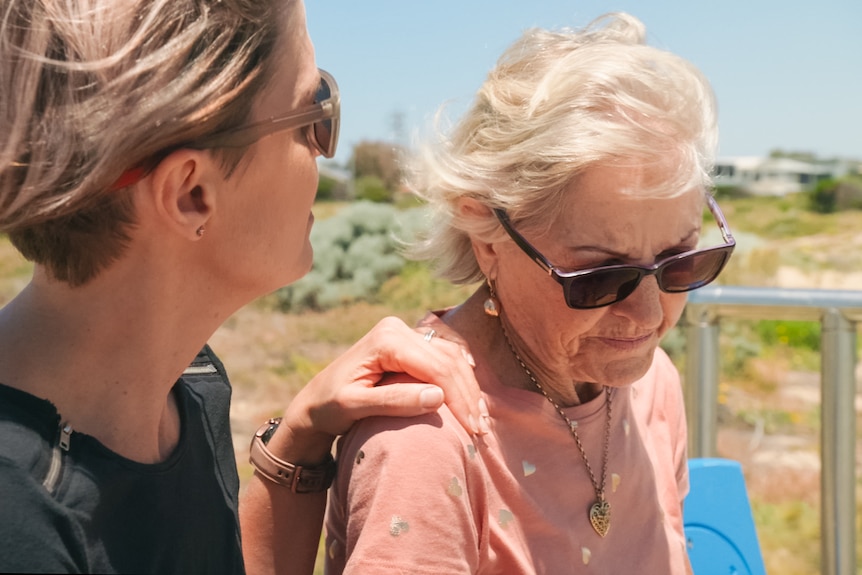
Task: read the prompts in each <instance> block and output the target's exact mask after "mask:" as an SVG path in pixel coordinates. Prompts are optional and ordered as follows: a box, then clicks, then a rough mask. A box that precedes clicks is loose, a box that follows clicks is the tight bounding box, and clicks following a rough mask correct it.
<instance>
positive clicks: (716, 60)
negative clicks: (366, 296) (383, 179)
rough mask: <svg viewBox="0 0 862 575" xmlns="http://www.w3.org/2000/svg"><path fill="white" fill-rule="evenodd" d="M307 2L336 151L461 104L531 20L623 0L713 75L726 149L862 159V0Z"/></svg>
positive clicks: (554, 22) (413, 126)
mask: <svg viewBox="0 0 862 575" xmlns="http://www.w3.org/2000/svg"><path fill="white" fill-rule="evenodd" d="M306 10H307V13H308V26H309V31H310V34H311V38H312V41H313V42H314V45H315V49H316V51H317V62H318V65H319V66H320V67H321V68H324V69H326V70H328V71H330V72H331V73H333V74H334V75H335V77H336V79H337V80H338V83H339V87H340V88H341V91H342V98H343V104H342V118H343V121H342V132H341V138H342V139H341V143H340V149H339V152H338V154H337V156H336V160H337V161H338V162H340V163H345V162H346V161H347V160H348V158H349V156H350V152H351V149H352V146H353V144H355V143H357V142H358V141H360V140H363V139H370V140H387V141H401V142H402V143H407V144H409V143H410V142H411V139H412V138H413V137H414V136H415V135H416V134H417V133H419V134H421V132H422V131H427V129H428V127H429V126H430V124H431V121H432V119H433V116H434V114H435V112H436V111H437V109H438V108H439V106H440V105H441V104H444V103H447V106H448V108H447V109H448V115H449V116H450V117H454V118H457V116H458V115H459V114H460V113H461V112H462V111H463V110H464V109H465V108H466V106H467V105H468V104H469V102H470V101H471V99H472V97H473V94H474V92H475V91H476V89H477V88H478V86H479V85H480V84H481V82H482V80H483V79H484V77H485V75H486V74H487V72H488V71H489V70H490V69H491V68H492V67H493V65H494V63H495V61H496V59H497V57H498V56H499V55H500V53H501V52H502V51H503V49H504V48H505V47H506V46H507V45H508V44H510V43H511V42H512V41H513V40H514V39H515V38H517V37H518V35H519V34H520V33H521V31H523V30H524V29H525V28H529V27H532V26H541V27H551V28H557V27H562V26H574V27H578V26H582V25H584V24H586V23H588V22H589V21H590V20H592V19H593V18H594V17H596V16H598V15H600V14H603V13H605V12H608V11H615V10H619V11H626V12H629V13H631V14H633V15H635V16H637V17H638V18H640V19H641V20H642V21H643V22H644V23H645V24H646V27H647V34H648V38H649V42H650V43H651V44H652V45H654V46H658V47H661V48H664V49H667V50H670V51H672V52H675V53H677V54H679V55H681V56H683V57H685V58H687V59H688V60H690V61H691V62H693V63H694V64H695V65H696V66H698V67H699V68H700V69H701V70H702V71H703V72H704V73H705V74H706V76H707V77H708V78H709V80H710V82H711V83H712V85H713V88H714V89H715V92H716V95H717V98H718V103H719V127H720V130H721V132H720V144H719V155H724V156H728V155H764V154H767V153H768V152H769V151H770V150H772V149H774V148H781V149H785V150H801V151H810V152H814V153H816V154H818V155H820V156H842V157H852V158H858V159H862V1H860V0H823V1H819V2H812V1H811V0H808V1H806V2H800V1H798V0H784V1H776V0H747V1H746V0H721V1H715V0H713V1H700V2H698V1H695V0H651V1H647V0H615V1H613V2H611V1H600V0H579V1H573V0H569V1H563V0H424V1H423V0H362V1H360V0H329V1H327V0H306ZM398 117H400V118H401V125H402V127H401V128H400V129H398V128H397V125H398V122H397V120H396V118H398ZM417 130H418V132H417Z"/></svg>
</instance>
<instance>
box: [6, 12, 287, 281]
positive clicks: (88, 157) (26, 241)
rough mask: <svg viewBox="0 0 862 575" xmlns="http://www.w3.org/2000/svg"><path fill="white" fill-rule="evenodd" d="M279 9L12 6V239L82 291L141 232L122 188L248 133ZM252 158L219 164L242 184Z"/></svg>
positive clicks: (235, 154) (224, 154) (227, 156)
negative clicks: (165, 162)
mask: <svg viewBox="0 0 862 575" xmlns="http://www.w3.org/2000/svg"><path fill="white" fill-rule="evenodd" d="M277 5H278V3H277V2H275V1H274V0H265V1H261V0H86V1H84V0H62V1H61V0H7V1H6V2H4V4H3V7H2V9H0V10H2V13H0V54H2V57H0V85H2V86H3V96H2V102H0V104H2V106H0V134H3V139H2V140H0V232H5V233H8V234H9V237H10V239H11V240H12V242H13V243H14V244H15V246H16V247H17V248H18V249H19V250H20V251H21V252H22V254H23V255H24V256H25V257H27V258H28V259H30V260H33V261H35V262H37V263H39V264H42V265H44V266H45V267H46V269H47V271H48V272H49V274H50V275H51V276H53V277H54V278H56V279H59V280H61V281H66V282H69V283H70V284H72V285H80V284H83V283H85V282H87V281H88V280H90V279H91V278H93V277H94V276H95V275H96V274H98V273H99V271H101V270H103V269H104V268H105V267H106V266H108V265H109V264H110V263H111V262H112V261H114V260H116V259H117V258H118V257H119V256H120V255H121V254H122V252H123V249H124V247H125V246H126V245H127V244H128V241H129V234H128V232H129V229H130V226H133V225H134V224H135V214H134V210H133V204H132V201H131V198H130V197H129V196H128V194H124V193H121V191H118V190H112V184H114V182H116V181H117V180H118V179H119V177H120V176H121V175H122V174H123V173H124V172H125V171H126V170H128V169H129V168H133V167H139V166H143V167H153V166H154V165H155V164H157V163H158V161H159V160H160V159H162V158H164V157H165V156H166V155H167V154H168V153H170V152H171V151H173V150H176V149H178V148H181V147H183V145H184V144H189V143H191V142H194V140H195V139H197V138H200V137H202V136H204V135H207V134H211V133H214V132H217V131H221V130H226V129H230V128H233V127H236V126H238V125H240V124H242V123H243V122H245V121H247V120H248V118H249V117H250V114H251V109H252V105H253V103H254V101H255V97H256V96H257V94H258V93H259V92H260V91H261V90H262V89H263V87H264V85H265V84H266V80H267V77H268V76H269V68H270V66H271V64H270V60H271V58H270V54H271V53H272V49H273V45H274V43H275V42H276V40H277V38H278V33H279V25H280V19H279V18H278V17H276V16H277ZM245 151H246V150H245V149H240V150H230V151H227V150H220V151H217V152H216V153H217V154H218V157H219V159H220V160H221V162H222V165H223V167H224V170H225V174H226V175H228V174H230V172H231V171H232V170H233V169H234V168H235V167H236V166H237V164H238V163H239V161H240V160H241V158H242V156H243V154H244V153H245Z"/></svg>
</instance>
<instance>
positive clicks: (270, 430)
mask: <svg viewBox="0 0 862 575" xmlns="http://www.w3.org/2000/svg"><path fill="white" fill-rule="evenodd" d="M279 423H281V421H280V420H279V421H271V422H270V423H269V427H267V428H266V430H265V431H264V432H263V433H262V434H261V435H260V439H261V441H263V444H264V445H266V444H267V443H269V440H270V439H272V435H273V434H274V433H275V430H276V429H278V424H279Z"/></svg>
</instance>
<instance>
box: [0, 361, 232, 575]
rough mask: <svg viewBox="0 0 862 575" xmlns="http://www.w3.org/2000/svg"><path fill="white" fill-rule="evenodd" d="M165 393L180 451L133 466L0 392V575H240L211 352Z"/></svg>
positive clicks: (44, 408)
mask: <svg viewBox="0 0 862 575" xmlns="http://www.w3.org/2000/svg"><path fill="white" fill-rule="evenodd" d="M174 392H175V393H176V397H177V400H178V404H179V409H180V420H181V435H180V440H179V443H178V445H177V447H176V449H175V450H174V453H172V454H171V456H170V457H169V458H168V459H167V460H166V461H163V462H160V463H156V464H142V463H138V462H134V461H131V460H128V459H126V458H124V457H121V456H120V455H117V454H116V453H114V452H112V451H110V450H109V449H107V448H106V447H105V446H104V445H102V444H101V443H100V442H99V441H97V440H96V439H94V438H93V437H91V436H89V435H85V434H82V433H77V432H75V431H71V432H69V431H68V429H67V430H65V431H64V430H63V428H62V423H61V415H60V414H59V413H57V410H56V409H55V408H54V405H53V404H51V403H50V402H48V401H46V400H44V399H40V398H37V397H34V396H32V395H30V394H27V393H24V392H22V391H19V390H16V389H13V388H10V387H7V386H4V385H0V572H40V573H52V572H64V573H159V574H168V573H176V574H180V573H182V574H193V573H206V574H215V573H244V566H243V560H242V549H241V545H240V532H239V519H238V512H237V507H238V506H237V496H238V491H239V479H238V476H237V471H236V460H235V456H234V451H233V443H232V439H231V433H230V420H229V407H230V394H231V388H230V384H229V382H228V379H227V376H226V374H225V372H224V368H223V366H222V364H221V362H220V361H219V360H218V358H216V357H215V355H214V354H213V353H212V351H211V350H210V349H209V347H206V348H204V350H203V351H201V353H200V354H199V355H198V357H197V358H196V359H195V361H194V362H193V363H192V365H191V366H190V367H189V369H187V370H186V373H185V374H184V375H183V377H182V378H181V379H180V380H179V381H178V382H177V384H176V386H175V388H174Z"/></svg>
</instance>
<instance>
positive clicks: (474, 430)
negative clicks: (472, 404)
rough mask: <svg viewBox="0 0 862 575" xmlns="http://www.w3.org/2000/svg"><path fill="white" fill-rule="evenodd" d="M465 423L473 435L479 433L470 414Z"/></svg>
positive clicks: (474, 419)
mask: <svg viewBox="0 0 862 575" xmlns="http://www.w3.org/2000/svg"><path fill="white" fill-rule="evenodd" d="M467 423H469V424H470V430H471V431H472V432H473V435H476V434H477V433H479V428H478V427H477V426H476V418H475V417H473V414H472V413H471V414H470V417H469V418H468V419H467Z"/></svg>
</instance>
